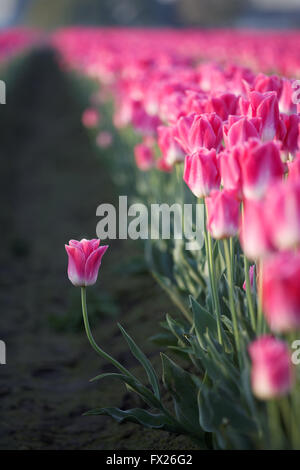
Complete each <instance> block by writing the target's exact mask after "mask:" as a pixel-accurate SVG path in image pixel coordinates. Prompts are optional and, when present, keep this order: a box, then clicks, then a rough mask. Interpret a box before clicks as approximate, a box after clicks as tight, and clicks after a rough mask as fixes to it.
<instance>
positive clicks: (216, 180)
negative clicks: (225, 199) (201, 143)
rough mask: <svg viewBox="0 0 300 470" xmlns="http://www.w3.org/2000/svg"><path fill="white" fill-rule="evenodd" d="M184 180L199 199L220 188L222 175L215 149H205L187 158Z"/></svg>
mask: <svg viewBox="0 0 300 470" xmlns="http://www.w3.org/2000/svg"><path fill="white" fill-rule="evenodd" d="M183 179H184V181H185V182H186V184H187V185H188V187H189V188H190V190H191V191H192V192H193V194H194V195H195V196H196V197H198V198H201V197H204V196H208V195H209V194H210V192H211V191H212V190H213V189H219V187H220V173H219V169H218V165H217V156H216V151H215V150H214V149H211V150H207V149H205V148H203V149H201V150H199V151H198V152H195V153H193V154H192V155H187V156H186V157H185V164H184V174H183Z"/></svg>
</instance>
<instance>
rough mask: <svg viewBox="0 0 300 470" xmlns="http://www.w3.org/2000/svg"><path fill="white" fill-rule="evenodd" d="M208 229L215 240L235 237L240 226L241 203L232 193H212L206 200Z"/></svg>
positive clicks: (224, 191)
mask: <svg viewBox="0 0 300 470" xmlns="http://www.w3.org/2000/svg"><path fill="white" fill-rule="evenodd" d="M205 202H206V207H207V229H208V231H209V232H210V233H211V235H212V236H213V238H216V239H217V240H218V239H222V238H229V237H234V236H235V235H236V234H237V232H238V226H239V206H240V205H239V202H238V200H237V199H236V197H235V195H234V194H233V193H232V192H230V191H226V190H223V191H212V192H211V193H210V196H209V197H207V198H206V200H205Z"/></svg>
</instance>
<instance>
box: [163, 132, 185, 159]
mask: <svg viewBox="0 0 300 470" xmlns="http://www.w3.org/2000/svg"><path fill="white" fill-rule="evenodd" d="M157 133H158V146H159V148H160V150H161V152H162V155H163V157H164V159H165V161H166V163H167V164H168V165H170V166H172V165H174V163H177V162H183V161H184V152H183V151H182V149H181V147H180V146H179V144H178V143H177V142H176V140H175V139H174V130H173V128H172V127H166V126H159V127H158V129H157Z"/></svg>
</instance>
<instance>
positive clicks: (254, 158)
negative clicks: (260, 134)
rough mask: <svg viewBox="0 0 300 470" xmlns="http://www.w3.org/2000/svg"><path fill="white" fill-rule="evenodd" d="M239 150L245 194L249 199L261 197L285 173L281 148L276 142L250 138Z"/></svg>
mask: <svg viewBox="0 0 300 470" xmlns="http://www.w3.org/2000/svg"><path fill="white" fill-rule="evenodd" d="M239 150H240V166H241V170H242V180H243V194H244V196H245V197H246V198H248V199H261V198H262V197H263V196H264V195H265V193H266V191H267V189H268V187H269V186H270V185H271V184H274V182H276V181H278V180H280V179H281V178H282V177H283V175H284V166H283V163H282V161H281V158H280V152H279V149H278V147H277V145H276V144H275V143H274V142H266V143H264V144H261V143H260V142H259V141H258V140H256V139H250V140H249V142H247V143H246V144H245V145H243V146H240V149H239Z"/></svg>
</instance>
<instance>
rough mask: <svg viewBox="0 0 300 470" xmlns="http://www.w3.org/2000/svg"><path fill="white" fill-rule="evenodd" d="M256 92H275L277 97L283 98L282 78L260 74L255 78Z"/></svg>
mask: <svg viewBox="0 0 300 470" xmlns="http://www.w3.org/2000/svg"><path fill="white" fill-rule="evenodd" d="M254 90H255V91H258V92H259V93H266V92H267V91H275V92H276V94H277V97H278V98H279V97H280V96H281V91H282V78H281V77H279V76H278V75H270V76H269V75H264V74H263V73H259V74H258V75H257V76H256V77H255V81H254Z"/></svg>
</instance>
